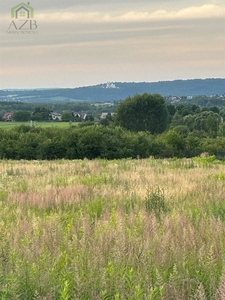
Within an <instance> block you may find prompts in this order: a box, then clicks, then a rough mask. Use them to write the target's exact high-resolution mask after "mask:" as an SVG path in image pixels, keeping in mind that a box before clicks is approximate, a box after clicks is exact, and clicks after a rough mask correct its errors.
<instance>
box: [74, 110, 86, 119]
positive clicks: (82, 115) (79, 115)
mask: <svg viewBox="0 0 225 300" xmlns="http://www.w3.org/2000/svg"><path fill="white" fill-rule="evenodd" d="M73 116H74V117H75V118H79V119H80V120H81V121H85V120H86V118H87V114H86V113H84V112H73Z"/></svg>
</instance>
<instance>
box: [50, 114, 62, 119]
mask: <svg viewBox="0 0 225 300" xmlns="http://www.w3.org/2000/svg"><path fill="white" fill-rule="evenodd" d="M50 116H51V117H52V120H53V121H62V115H61V114H60V113H56V112H52V113H50Z"/></svg>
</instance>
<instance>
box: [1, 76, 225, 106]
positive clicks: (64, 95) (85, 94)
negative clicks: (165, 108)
mask: <svg viewBox="0 0 225 300" xmlns="http://www.w3.org/2000/svg"><path fill="white" fill-rule="evenodd" d="M143 93H150V94H155V93H158V94H161V95H162V96H164V97H168V96H171V95H172V96H184V97H188V96H191V97H193V96H197V95H203V96H211V95H219V96H220V95H223V94H225V79H193V80H175V81H160V82H139V83H134V82H131V83H123V82H115V83H104V84H99V85H95V86H87V87H79V88H61V89H59V88H57V89H33V90H0V101H7V100H10V101H21V102H26V103H40V102H45V103H62V102H74V101H82V102H107V101H110V102H111V101H118V100H123V99H125V98H126V97H128V96H131V97H132V96H134V95H135V94H143Z"/></svg>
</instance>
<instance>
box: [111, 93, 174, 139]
mask: <svg viewBox="0 0 225 300" xmlns="http://www.w3.org/2000/svg"><path fill="white" fill-rule="evenodd" d="M168 116H169V114H168V110H167V107H166V105H165V102H164V99H163V97H162V96H160V95H159V94H154V95H151V94H147V93H145V94H143V95H139V94H137V95H135V96H134V97H132V98H130V97H128V98H126V99H125V100H124V101H123V102H121V103H120V104H119V106H118V107H117V111H116V122H117V123H118V124H119V125H120V126H122V127H124V128H126V129H128V130H131V131H136V132H137V131H150V132H151V133H152V134H157V133H161V132H163V131H165V130H166V128H167V125H168Z"/></svg>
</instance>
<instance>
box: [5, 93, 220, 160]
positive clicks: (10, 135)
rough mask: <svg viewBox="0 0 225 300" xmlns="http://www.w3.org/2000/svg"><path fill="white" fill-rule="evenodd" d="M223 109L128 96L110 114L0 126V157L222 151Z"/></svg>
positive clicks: (179, 154)
mask: <svg viewBox="0 0 225 300" xmlns="http://www.w3.org/2000/svg"><path fill="white" fill-rule="evenodd" d="M223 118H224V112H223V111H220V110H219V109H218V108H217V107H214V108H210V109H205V108H200V107H198V106H196V105H192V106H190V107H187V106H184V105H178V106H172V105H170V106H167V105H166V104H165V101H164V98H163V97H162V96H160V95H158V94H155V95H151V94H146V93H145V94H143V95H135V96H134V97H132V98H131V97H128V98H127V99H126V100H124V101H123V102H121V103H120V104H119V105H118V107H117V110H116V114H115V116H113V117H112V116H111V115H110V114H109V115H108V116H107V117H106V119H104V120H102V121H101V122H98V123H95V122H93V121H89V122H87V123H81V124H80V126H73V123H71V125H70V127H69V128H67V129H62V128H57V127H52V128H40V127H38V126H35V127H32V126H28V125H20V126H16V127H14V128H12V129H10V130H3V129H2V130H0V141H1V143H0V158H5V159H62V158H65V159H83V158H85V157H86V158H88V159H94V158H105V159H120V158H127V157H131V158H136V157H140V158H146V157H149V156H153V157H156V158H164V157H193V156H197V155H199V154H201V153H202V152H209V154H215V155H220V156H224V155H223V153H224V149H225V126H224V122H223Z"/></svg>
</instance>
